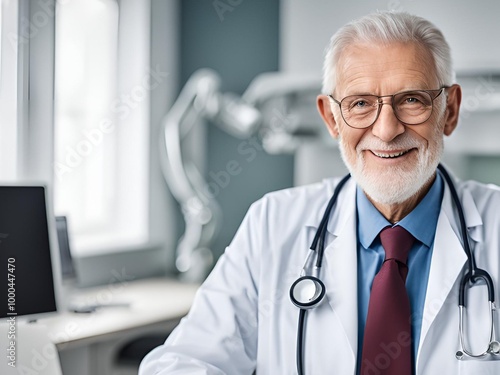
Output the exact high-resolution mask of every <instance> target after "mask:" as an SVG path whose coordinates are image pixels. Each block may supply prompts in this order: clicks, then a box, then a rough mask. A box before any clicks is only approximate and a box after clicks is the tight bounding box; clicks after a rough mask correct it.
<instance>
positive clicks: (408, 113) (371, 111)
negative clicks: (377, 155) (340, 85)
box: [328, 86, 449, 129]
mask: <svg viewBox="0 0 500 375" xmlns="http://www.w3.org/2000/svg"><path fill="white" fill-rule="evenodd" d="M447 88H449V86H443V87H441V88H439V89H437V90H414V91H404V92H398V93H397V94H394V95H383V96H377V95H349V96H346V97H345V98H344V99H342V100H341V101H340V102H339V101H338V100H335V99H334V97H333V96H332V95H328V97H329V98H330V99H332V100H333V101H334V102H335V103H337V104H338V105H339V107H340V113H341V114H342V118H343V119H344V121H345V122H346V124H347V125H349V126H350V127H351V128H356V129H364V128H368V127H369V126H372V125H373V124H374V123H375V121H377V119H378V116H379V114H380V110H381V109H382V106H383V105H384V104H389V103H384V102H383V99H382V98H391V103H390V104H391V106H392V109H393V111H394V115H395V116H396V118H397V119H398V120H399V121H401V122H402V123H403V124H405V125H419V124H422V123H424V122H426V121H427V120H428V119H429V118H430V117H431V114H432V108H433V102H434V99H436V98H437V97H438V96H439V95H441V93H442V92H443V91H444V90H445V89H447Z"/></svg>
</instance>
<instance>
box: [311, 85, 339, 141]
mask: <svg viewBox="0 0 500 375" xmlns="http://www.w3.org/2000/svg"><path fill="white" fill-rule="evenodd" d="M316 106H317V108H318V112H319V114H320V115H321V118H322V119H323V121H324V122H325V124H326V127H327V129H328V132H329V133H330V135H331V136H332V137H333V138H335V139H336V138H338V136H339V127H338V124H337V121H335V117H334V116H333V113H332V106H331V103H330V98H329V97H328V96H327V95H318V97H317V99H316Z"/></svg>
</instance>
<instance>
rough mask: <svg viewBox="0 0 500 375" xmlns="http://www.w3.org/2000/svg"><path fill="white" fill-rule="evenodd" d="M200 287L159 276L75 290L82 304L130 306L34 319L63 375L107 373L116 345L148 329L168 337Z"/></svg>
mask: <svg viewBox="0 0 500 375" xmlns="http://www.w3.org/2000/svg"><path fill="white" fill-rule="evenodd" d="M198 287H199V285H197V284H187V283H180V282H178V281H172V280H168V279H164V278H158V279H146V280H137V281H124V282H120V283H117V284H111V285H107V286H103V287H99V288H91V289H83V290H78V291H77V293H76V294H75V295H74V296H73V298H72V299H73V300H74V301H78V302H80V303H82V304H95V303H101V304H117V303H128V304H129V306H128V307H105V308H101V309H98V310H97V311H95V312H93V313H72V312H61V313H59V314H57V315H55V316H51V317H47V318H43V319H40V321H39V322H38V323H37V324H43V325H45V326H46V327H47V328H48V332H49V337H50V338H51V340H52V341H53V342H54V343H55V344H56V345H57V348H58V350H59V355H60V358H61V364H62V368H63V372H64V375H87V374H88V375H101V374H102V375H111V374H112V373H113V371H114V370H113V369H112V368H113V366H114V365H113V360H114V359H115V358H116V354H117V352H118V351H119V349H120V348H121V347H122V346H123V345H125V344H126V343H127V342H130V341H131V340H133V339H135V338H138V337H141V336H144V335H147V334H148V333H156V334H158V333H160V334H164V335H165V336H167V335H168V333H169V332H170V331H171V330H172V328H173V327H175V325H176V324H177V323H178V321H179V319H180V318H181V317H182V316H184V315H185V314H186V313H187V312H188V311H189V308H190V306H191V303H192V301H193V297H194V295H195V292H196V290H197V289H198Z"/></svg>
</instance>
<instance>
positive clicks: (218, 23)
mask: <svg viewBox="0 0 500 375" xmlns="http://www.w3.org/2000/svg"><path fill="white" fill-rule="evenodd" d="M180 56H181V65H180V66H181V86H182V84H183V83H185V82H186V80H187V79H188V78H189V76H190V75H191V74H192V73H193V72H194V71H196V70H197V69H199V68H205V67H208V68H212V69H214V70H215V71H217V72H218V73H219V74H220V76H221V79H222V90H223V91H229V92H234V93H238V94H241V93H243V91H244V90H245V89H246V87H247V86H248V84H249V83H250V82H251V81H252V79H253V78H254V77H255V76H256V75H258V74H259V73H262V72H267V71H276V70H278V68H279V1H278V0H272V1H270V0H252V1H248V0H246V1H245V0H231V1H230V0H221V1H212V0H205V1H200V0H186V1H182V2H181V55H180ZM206 139H207V144H206V145H205V147H206V158H207V159H206V160H205V161H204V163H205V167H206V172H207V173H206V177H207V179H208V181H209V182H211V181H214V179H215V177H214V176H215V175H217V174H218V173H219V172H220V171H225V170H226V165H227V163H228V162H230V161H233V160H235V161H237V162H238V163H239V165H240V166H241V173H239V174H238V175H236V176H233V177H231V179H230V180H229V182H228V183H227V184H225V183H224V184H219V185H223V187H221V188H220V189H219V191H218V192H217V193H218V194H216V196H217V200H218V202H219V204H220V206H221V208H222V211H223V215H224V222H223V226H222V231H221V233H220V235H219V237H218V238H217V240H216V242H215V244H214V246H213V249H214V251H215V253H216V256H219V255H220V254H221V253H222V252H223V251H224V248H225V246H226V245H228V244H229V242H230V241H231V239H232V237H233V236H234V233H235V232H236V230H237V228H238V226H239V224H240V222H241V220H242V218H243V216H244V214H245V213H246V211H247V209H248V207H249V206H250V204H251V203H252V202H253V201H255V200H256V199H258V198H260V197H261V196H262V195H263V194H265V193H266V192H268V191H271V190H277V189H281V188H285V187H289V186H292V184H293V157H292V156H288V155H275V156H271V155H268V154H266V152H265V151H263V150H262V149H261V148H260V146H259V144H258V143H257V142H255V145H252V144H250V143H248V141H246V140H241V139H235V138H233V137H232V136H230V135H228V134H226V133H224V132H223V131H222V130H220V129H218V128H217V127H215V126H213V125H211V124H209V125H208V129H207V138H206ZM242 142H246V144H245V145H243V146H240V145H241V144H242ZM238 147H240V150H241V149H244V150H250V149H253V152H252V151H248V153H245V154H242V153H241V152H238ZM226 185H227V186H226ZM180 224H181V225H180V226H179V228H180V229H181V230H182V223H180ZM179 234H180V233H179Z"/></svg>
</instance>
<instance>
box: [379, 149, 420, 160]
mask: <svg viewBox="0 0 500 375" xmlns="http://www.w3.org/2000/svg"><path fill="white" fill-rule="evenodd" d="M410 151H411V149H410V150H406V151H400V152H395V153H379V152H376V151H372V154H373V155H375V156H378V157H379V158H383V159H395V158H399V157H400V156H403V155H406V154H407V153H408V152H410Z"/></svg>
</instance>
